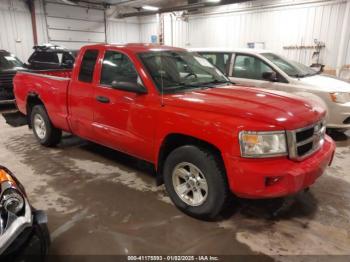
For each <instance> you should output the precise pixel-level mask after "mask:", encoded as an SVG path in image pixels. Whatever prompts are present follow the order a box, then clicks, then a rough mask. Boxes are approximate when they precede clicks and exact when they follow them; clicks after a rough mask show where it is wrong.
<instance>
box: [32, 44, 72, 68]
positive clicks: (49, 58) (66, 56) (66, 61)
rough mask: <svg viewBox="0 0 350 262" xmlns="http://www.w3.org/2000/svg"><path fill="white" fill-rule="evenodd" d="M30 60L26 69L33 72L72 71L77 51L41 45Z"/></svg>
mask: <svg viewBox="0 0 350 262" xmlns="http://www.w3.org/2000/svg"><path fill="white" fill-rule="evenodd" d="M33 49H34V52H33V54H32V55H31V56H30V57H29V59H28V64H26V67H27V68H28V69H32V70H47V69H72V68H73V64H74V61H75V57H76V54H77V50H69V49H66V48H64V47H61V46H57V45H50V44H46V45H39V46H34V47H33Z"/></svg>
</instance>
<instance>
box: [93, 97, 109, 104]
mask: <svg viewBox="0 0 350 262" xmlns="http://www.w3.org/2000/svg"><path fill="white" fill-rule="evenodd" d="M96 100H97V101H98V102H100V103H104V104H108V103H109V102H110V100H109V98H108V97H105V96H97V97H96Z"/></svg>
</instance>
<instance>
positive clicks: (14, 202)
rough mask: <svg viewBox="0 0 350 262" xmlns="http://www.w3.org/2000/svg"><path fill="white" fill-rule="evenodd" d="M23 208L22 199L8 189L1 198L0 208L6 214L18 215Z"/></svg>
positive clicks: (14, 190) (15, 191)
mask: <svg viewBox="0 0 350 262" xmlns="http://www.w3.org/2000/svg"><path fill="white" fill-rule="evenodd" d="M23 207H24V198H23V196H22V195H21V194H20V193H19V192H18V190H16V189H14V188H8V189H6V190H5V192H4V193H3V194H2V196H1V202H0V208H4V209H5V210H6V212H9V213H12V214H15V215H18V214H19V213H20V212H21V211H22V210H23Z"/></svg>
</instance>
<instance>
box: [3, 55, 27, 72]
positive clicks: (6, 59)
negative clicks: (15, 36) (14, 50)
mask: <svg viewBox="0 0 350 262" xmlns="http://www.w3.org/2000/svg"><path fill="white" fill-rule="evenodd" d="M14 67H23V63H22V62H21V61H20V60H19V59H18V58H17V57H15V56H14V55H12V54H9V53H5V54H1V53H0V69H12V68H14Z"/></svg>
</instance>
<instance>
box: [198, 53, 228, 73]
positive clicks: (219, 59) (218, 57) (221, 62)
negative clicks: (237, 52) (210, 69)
mask: <svg viewBox="0 0 350 262" xmlns="http://www.w3.org/2000/svg"><path fill="white" fill-rule="evenodd" d="M201 55H202V56H204V57H205V58H206V59H207V60H208V61H209V62H210V63H212V64H213V65H215V66H216V67H217V68H219V69H220V70H221V71H222V72H224V73H226V72H227V71H226V69H227V67H228V64H229V59H230V54H229V53H201Z"/></svg>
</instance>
